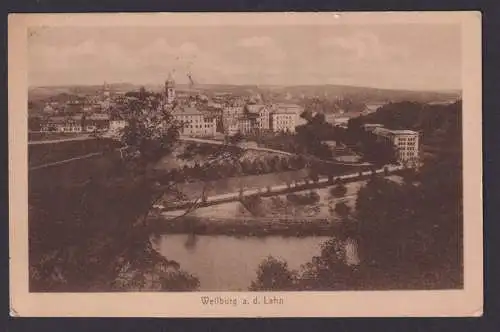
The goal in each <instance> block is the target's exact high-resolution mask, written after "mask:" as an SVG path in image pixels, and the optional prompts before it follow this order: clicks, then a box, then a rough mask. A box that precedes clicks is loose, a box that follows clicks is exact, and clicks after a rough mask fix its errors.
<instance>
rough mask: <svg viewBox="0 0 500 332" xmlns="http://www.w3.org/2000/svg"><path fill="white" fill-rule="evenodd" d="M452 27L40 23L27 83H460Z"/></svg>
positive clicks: (456, 33)
mask: <svg viewBox="0 0 500 332" xmlns="http://www.w3.org/2000/svg"><path fill="white" fill-rule="evenodd" d="M460 37H461V36H460V26H458V25H431V24H414V25H409V24H405V25H401V24H399V25H396V24H391V25H380V24H379V25H371V26H369V25H362V26H361V25H342V26H340V25H336V26H325V25H323V26H300V27H289V26H278V27H248V26H235V27H224V28H222V27H161V28H160V27H158V28H152V27H141V28H123V27H105V28H89V27H79V28H68V27H59V28H56V27H54V28H42V29H37V30H33V31H32V32H31V36H30V37H29V82H30V85H31V86H41V85H61V84H102V83H103V82H104V81H106V82H109V83H114V82H129V83H136V84H150V83H156V84H160V83H162V82H163V81H164V80H165V78H166V77H167V76H168V73H169V71H171V70H175V75H174V77H175V79H176V81H177V82H179V83H185V82H186V81H187V78H186V73H187V72H192V75H193V78H194V80H195V81H197V82H200V83H224V84H280V85H281V84H284V85H300V84H345V85H357V86H370V87H380V88H401V89H416V90H447V89H460V88H461V43H460Z"/></svg>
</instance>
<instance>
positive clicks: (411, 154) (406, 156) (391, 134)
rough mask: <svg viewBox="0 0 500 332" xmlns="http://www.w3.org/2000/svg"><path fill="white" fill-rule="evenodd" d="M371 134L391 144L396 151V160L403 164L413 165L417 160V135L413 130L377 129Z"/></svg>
mask: <svg viewBox="0 0 500 332" xmlns="http://www.w3.org/2000/svg"><path fill="white" fill-rule="evenodd" d="M373 133H374V134H375V135H377V136H378V137H379V138H381V139H384V140H387V141H389V142H391V143H392V144H393V145H394V147H395V149H396V158H397V159H398V161H399V162H401V163H403V164H410V165H415V164H417V163H418V160H419V133H418V132H416V131H413V130H390V129H387V128H382V127H378V128H375V129H374V130H373Z"/></svg>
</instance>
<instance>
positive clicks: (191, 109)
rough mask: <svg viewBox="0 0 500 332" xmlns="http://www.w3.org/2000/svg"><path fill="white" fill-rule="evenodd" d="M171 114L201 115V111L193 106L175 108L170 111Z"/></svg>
mask: <svg viewBox="0 0 500 332" xmlns="http://www.w3.org/2000/svg"><path fill="white" fill-rule="evenodd" d="M172 115H203V112H201V111H200V110H198V109H197V108H195V107H184V108H176V109H175V110H173V111H172Z"/></svg>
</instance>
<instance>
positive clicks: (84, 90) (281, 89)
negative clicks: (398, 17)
mask: <svg viewBox="0 0 500 332" xmlns="http://www.w3.org/2000/svg"><path fill="white" fill-rule="evenodd" d="M108 87H109V89H110V90H111V91H121V92H124V91H132V90H138V89H139V88H140V87H141V85H137V84H132V83H112V84H108ZM145 87H146V89H148V90H152V91H161V89H162V85H161V84H148V85H145ZM177 89H178V90H179V91H189V90H191V91H200V92H203V93H205V94H207V95H211V94H212V93H213V92H228V93H233V94H238V95H243V96H248V95H252V94H256V93H261V94H263V95H265V96H267V97H268V98H274V99H278V100H280V101H281V100H292V101H297V100H300V99H303V98H313V97H319V98H325V99H333V98H346V97H347V98H355V99H356V100H357V101H359V102H372V103H386V102H398V101H415V102H444V101H450V100H456V99H459V98H460V97H461V92H460V91H410V90H390V89H379V88H371V87H358V86H345V85H330V84H328V85H296V86H279V85H259V86H257V85H251V84H249V85H229V84H196V85H195V87H194V88H190V87H189V86H188V85H187V84H178V85H177ZM101 90H102V85H71V86H45V87H33V88H30V89H29V90H28V96H29V98H30V100H37V99H43V98H46V97H49V96H51V95H57V94H59V93H71V94H82V95H83V94H94V93H97V92H99V91H101Z"/></svg>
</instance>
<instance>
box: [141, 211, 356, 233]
mask: <svg viewBox="0 0 500 332" xmlns="http://www.w3.org/2000/svg"><path fill="white" fill-rule="evenodd" d="M148 223H149V227H150V228H151V231H152V232H155V233H158V232H161V233H163V234H198V235H228V236H235V237H246V236H255V237H265V236H274V235H280V236H285V237H287V236H290V237H305V236H331V235H333V234H335V233H338V232H339V231H340V230H341V229H342V230H343V229H345V228H346V227H352V226H354V224H347V223H345V222H341V221H332V220H328V219H276V218H273V219H270V218H224V219H223V218H200V217H191V216H184V217H180V218H173V219H170V220H168V219H165V218H158V217H156V218H150V219H149V220H148Z"/></svg>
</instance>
